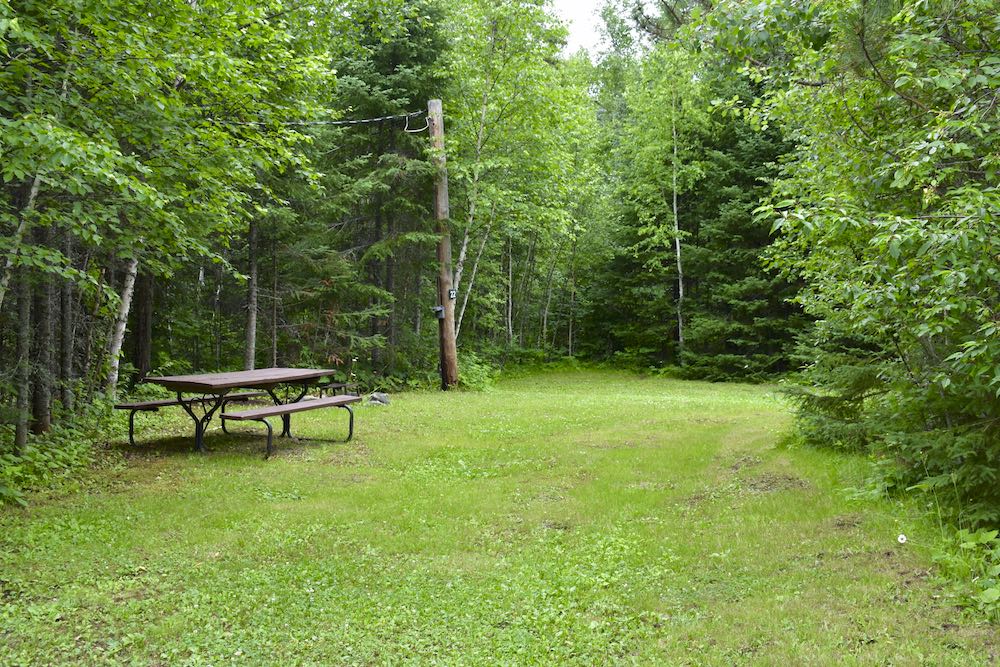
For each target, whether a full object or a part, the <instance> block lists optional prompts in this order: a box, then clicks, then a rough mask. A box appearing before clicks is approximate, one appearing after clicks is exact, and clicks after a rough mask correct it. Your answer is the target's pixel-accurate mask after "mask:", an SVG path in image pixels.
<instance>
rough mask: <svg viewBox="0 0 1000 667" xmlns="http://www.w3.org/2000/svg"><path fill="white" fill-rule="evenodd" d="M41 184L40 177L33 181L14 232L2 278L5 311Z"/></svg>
mask: <svg viewBox="0 0 1000 667" xmlns="http://www.w3.org/2000/svg"><path fill="white" fill-rule="evenodd" d="M41 184H42V179H41V177H40V176H38V175H36V176H35V178H34V180H32V181H31V186H30V187H29V189H28V201H27V203H26V204H25V206H24V208H23V209H21V215H20V216H19V217H20V220H19V221H18V223H17V229H16V230H15V231H14V238H13V239H12V242H11V249H10V254H9V255H8V256H7V259H6V261H4V266H3V275H2V276H0V310H2V309H3V301H4V297H5V296H6V295H7V287H8V285H10V277H11V274H12V273H13V271H14V260H15V259H16V258H17V254H18V252H20V249H21V240H22V239H23V238H24V233H25V232H26V231H27V228H28V214H29V213H31V211H33V210H34V208H35V200H36V199H37V198H38V188H39V187H40V186H41Z"/></svg>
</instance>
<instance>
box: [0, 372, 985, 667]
mask: <svg viewBox="0 0 1000 667" xmlns="http://www.w3.org/2000/svg"><path fill="white" fill-rule="evenodd" d="M344 418H345V415H343V414H342V413H341V412H340V411H330V410H327V411H319V412H314V413H306V414H302V415H296V416H294V417H293V426H294V430H295V431H296V432H297V433H298V434H299V435H302V436H305V437H311V438H321V437H322V438H333V437H338V436H340V434H343V432H344V426H345V419H344ZM139 423H140V425H141V426H142V429H141V430H140V434H139V439H140V451H139V452H138V453H132V452H127V448H126V447H125V445H124V444H118V445H116V447H117V448H118V449H119V450H120V451H122V452H126V454H125V456H126V460H125V463H124V464H123V465H119V466H116V467H113V468H111V469H105V470H103V471H98V472H95V473H93V480H92V481H91V482H90V483H88V484H86V485H85V486H84V487H83V488H81V489H78V490H75V491H73V492H72V493H64V494H63V495H61V496H53V497H48V498H41V499H37V500H36V501H35V502H34V503H33V504H32V506H31V507H30V508H28V509H24V510H22V509H11V508H8V509H3V510H0V605H2V606H0V665H20V664H25V665H28V664H39V665H50V664H119V663H124V664H139V665H147V664H154V665H155V664H162V665H223V664H227V665H228V664H248V665H293V664H303V665H339V664H433V663H437V664H484V665H486V664H535V663H547V664H579V665H599V664H616V663H635V664H644V665H645V664H667V665H680V664H708V665H730V664H783V665H805V664H877V665H883V664H893V665H909V664H932V665H945V664H969V665H977V664H984V663H988V662H991V661H993V660H995V659H996V657H995V656H996V655H997V653H998V651H1000V641H998V640H997V638H996V637H995V629H994V628H991V627H989V626H985V625H980V624H976V623H973V622H971V621H969V620H968V619H964V618H963V617H962V616H961V615H960V613H959V612H958V611H956V610H955V609H954V608H953V607H951V606H949V605H948V604H947V603H946V601H945V599H944V598H943V597H941V596H940V595H939V591H937V590H936V588H935V586H934V584H933V583H932V581H931V580H930V579H929V576H928V568H929V561H928V557H927V551H928V547H927V545H929V544H931V543H932V542H933V540H934V529H933V528H932V527H931V526H930V524H929V523H928V522H926V521H924V520H921V519H920V518H919V517H918V515H917V513H915V512H914V511H912V509H910V508H908V506H907V505H904V504H901V503H895V502H889V501H880V502H876V501H871V500H855V499H852V495H851V494H850V493H849V492H847V491H845V489H847V488H850V487H852V486H855V485H857V484H859V480H860V476H861V474H862V472H863V467H862V466H863V462H861V461H858V460H856V459H852V458H848V457H841V456H835V455H832V454H829V453H824V452H817V451H812V450H809V449H803V448H787V447H784V446H783V445H782V443H783V442H784V441H785V435H786V434H787V433H788V431H789V429H790V425H791V421H790V417H789V414H788V410H787V407H786V406H785V405H784V404H783V403H782V402H781V401H780V400H779V399H778V398H777V397H776V396H775V395H774V392H773V390H772V389H769V388H767V387H753V386H741V385H717V384H705V383H692V382H680V381H673V380H664V379H655V378H642V377H638V376H633V375H628V374H623V373H613V372H606V371H559V372H552V373H546V374H536V375H530V376H526V377H523V378H519V379H513V380H507V381H504V382H502V383H500V384H499V385H498V386H496V387H495V388H494V389H492V390H490V391H488V392H483V393H471V392H457V393H454V392H453V393H448V394H442V393H414V394H402V395H397V396H393V401H392V405H391V406H389V407H384V408H375V407H365V408H361V409H359V410H358V430H357V435H356V437H355V439H354V441H353V442H351V443H349V444H343V443H337V442H331V441H324V442H317V441H308V442H307V441H299V442H289V441H287V440H278V441H277V442H278V445H279V451H278V454H277V456H276V457H275V458H273V459H272V460H269V461H264V460H262V457H261V453H262V450H263V444H264V443H263V439H262V438H261V437H259V434H260V433H261V432H262V430H263V429H262V428H261V427H260V425H243V426H236V427H235V428H236V429H239V430H240V432H241V433H242V434H243V435H238V436H228V437H227V436H225V435H223V434H222V433H221V432H220V431H213V432H211V433H210V434H209V437H208V441H207V443H208V446H209V447H210V449H211V452H210V453H209V454H207V455H195V454H191V453H190V452H189V450H188V442H189V441H188V440H186V439H185V438H186V437H189V434H188V431H189V430H190V424H189V422H188V421H186V417H183V415H182V414H181V413H180V412H179V411H176V412H175V414H173V415H168V413H167V412H162V413H160V414H156V415H150V416H148V417H140V420H139ZM157 429H159V431H158V430H157ZM168 431H172V432H174V433H176V434H178V435H183V436H184V438H181V437H175V438H170V437H169V436H168V435H167V433H166V432H168ZM157 438H160V439H157ZM164 438H166V439H164ZM900 533H906V535H907V536H908V538H909V540H908V542H907V543H906V544H899V543H898V542H897V535H899V534H900Z"/></svg>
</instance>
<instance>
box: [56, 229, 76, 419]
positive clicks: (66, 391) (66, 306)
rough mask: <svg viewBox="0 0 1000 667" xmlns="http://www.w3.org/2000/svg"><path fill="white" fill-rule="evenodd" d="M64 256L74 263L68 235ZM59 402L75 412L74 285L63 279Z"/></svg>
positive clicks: (64, 245) (60, 298)
mask: <svg viewBox="0 0 1000 667" xmlns="http://www.w3.org/2000/svg"><path fill="white" fill-rule="evenodd" d="M63 254H64V255H65V256H66V260H67V261H68V262H69V263H70V264H72V263H73V237H72V236H71V235H70V234H69V233H66V235H65V237H64V238H63ZM59 301H60V304H59V316H60V320H59V325H60V326H59V329H60V335H59V349H60V353H59V380H60V382H59V390H60V395H59V400H60V401H61V402H62V405H63V409H64V410H66V411H67V412H70V411H72V410H73V348H74V336H73V323H74V317H73V283H72V282H70V281H69V280H66V279H63V281H62V285H61V286H60V288H59Z"/></svg>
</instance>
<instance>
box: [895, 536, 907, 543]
mask: <svg viewBox="0 0 1000 667" xmlns="http://www.w3.org/2000/svg"><path fill="white" fill-rule="evenodd" d="M896 541H897V542H899V543H900V544H906V535H903V534H902V533H900V534H899V537H897V538H896Z"/></svg>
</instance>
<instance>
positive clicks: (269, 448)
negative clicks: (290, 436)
mask: <svg viewBox="0 0 1000 667" xmlns="http://www.w3.org/2000/svg"><path fill="white" fill-rule="evenodd" d="M254 421H259V422H261V423H262V424H264V426H266V427H267V453H266V454H264V458H265V459H269V458H271V453H272V452H273V451H274V431H273V430H272V429H271V424H270V422H268V421H267V420H266V419H255V420H254Z"/></svg>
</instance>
